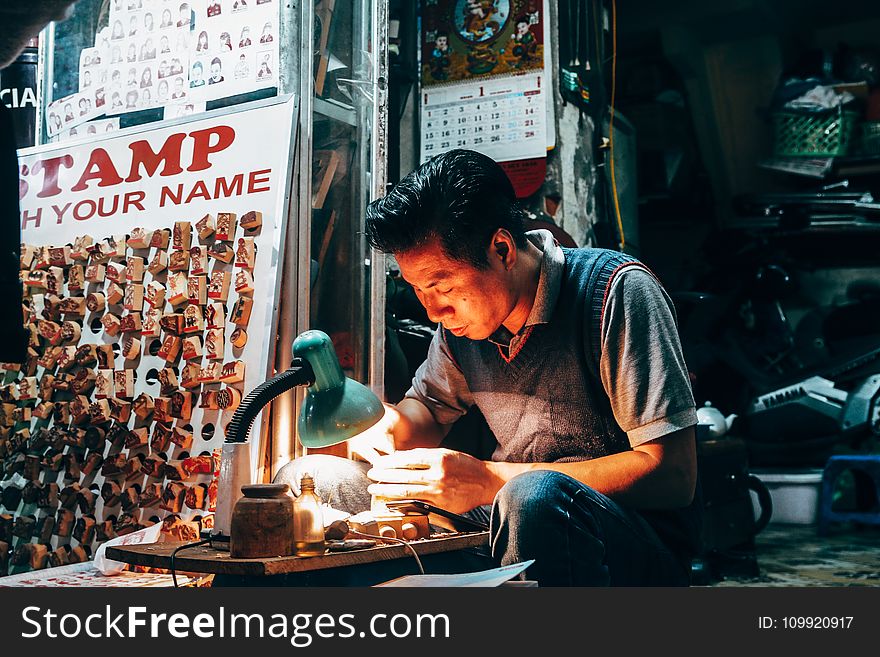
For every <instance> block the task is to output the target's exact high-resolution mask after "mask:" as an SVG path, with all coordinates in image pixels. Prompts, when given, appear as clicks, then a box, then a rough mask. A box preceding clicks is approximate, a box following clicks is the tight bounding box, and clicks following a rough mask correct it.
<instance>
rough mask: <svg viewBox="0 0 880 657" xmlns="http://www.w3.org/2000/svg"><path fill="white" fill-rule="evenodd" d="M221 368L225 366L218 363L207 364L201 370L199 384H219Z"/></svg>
mask: <svg viewBox="0 0 880 657" xmlns="http://www.w3.org/2000/svg"><path fill="white" fill-rule="evenodd" d="M221 367H223V364H222V363H219V362H217V361H215V362H213V363H205V364H204V365H203V366H202V367H201V368H200V369H199V383H219V382H220V368H221Z"/></svg>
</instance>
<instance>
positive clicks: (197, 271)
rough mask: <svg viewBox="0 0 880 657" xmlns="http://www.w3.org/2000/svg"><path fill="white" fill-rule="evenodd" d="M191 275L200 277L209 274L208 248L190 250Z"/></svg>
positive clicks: (198, 247) (199, 247)
mask: <svg viewBox="0 0 880 657" xmlns="http://www.w3.org/2000/svg"><path fill="white" fill-rule="evenodd" d="M189 262H190V272H189V273H190V274H192V275H194V276H200V275H202V274H207V273H208V247H207V246H194V247H192V248H191V249H190V250H189Z"/></svg>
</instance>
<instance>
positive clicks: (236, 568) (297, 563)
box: [107, 531, 489, 577]
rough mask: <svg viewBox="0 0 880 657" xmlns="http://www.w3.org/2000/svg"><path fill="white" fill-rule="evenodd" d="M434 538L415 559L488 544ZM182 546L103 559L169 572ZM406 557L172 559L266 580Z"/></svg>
mask: <svg viewBox="0 0 880 657" xmlns="http://www.w3.org/2000/svg"><path fill="white" fill-rule="evenodd" d="M435 536H436V537H435V538H428V539H422V540H418V541H411V542H410V543H409V544H410V545H411V546H412V547H413V548H414V549H415V551H416V553H417V554H418V555H419V556H422V555H428V554H437V553H440V552H451V551H454V550H463V549H466V548H474V547H484V546H486V545H488V542H489V532H485V531H484V532H468V533H460V534H454V535H452V536H448V537H446V536H442V535H435ZM181 545H183V543H148V544H145V545H120V546H116V547H108V548H107V557H108V558H110V559H114V560H116V561H121V562H123V563H128V564H132V565H135V566H152V567H154V568H171V553H172V552H174V550H175V549H177V548H178V547H180V546H181ZM406 557H409V558H410V559H412V552H410V551H409V550H408V549H407V548H406V547H404V546H403V545H400V544H386V545H377V546H376V547H372V548H365V549H361V550H352V551H348V552H327V553H325V554H324V555H322V556H319V557H295V556H288V557H262V558H259V559H235V558H232V557H231V556H229V552H226V551H223V550H217V549H215V548H212V547H211V546H210V545H199V546H197V547H192V548H187V549H185V550H181V551H180V552H178V553H177V555H176V556H175V557H174V569H175V570H176V571H177V572H194V573H215V574H223V575H244V576H257V577H261V576H270V575H285V574H288V573H298V572H306V571H312V570H324V569H328V568H340V567H345V566H357V565H361V564H368V563H375V562H377V561H388V560H391V559H401V558H406Z"/></svg>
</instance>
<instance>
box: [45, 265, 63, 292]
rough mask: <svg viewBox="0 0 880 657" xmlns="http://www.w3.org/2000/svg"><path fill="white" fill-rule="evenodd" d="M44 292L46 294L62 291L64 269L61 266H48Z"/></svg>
mask: <svg viewBox="0 0 880 657" xmlns="http://www.w3.org/2000/svg"><path fill="white" fill-rule="evenodd" d="M46 292H47V293H48V294H61V293H62V292H64V270H63V269H61V267H49V273H48V275H47V276H46Z"/></svg>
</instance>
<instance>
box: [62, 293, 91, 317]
mask: <svg viewBox="0 0 880 657" xmlns="http://www.w3.org/2000/svg"><path fill="white" fill-rule="evenodd" d="M58 310H59V312H60V313H61V314H62V315H74V316H76V317H84V316H85V314H86V298H85V297H66V298H64V299H62V300H61V303H59V304H58Z"/></svg>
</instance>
